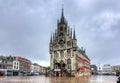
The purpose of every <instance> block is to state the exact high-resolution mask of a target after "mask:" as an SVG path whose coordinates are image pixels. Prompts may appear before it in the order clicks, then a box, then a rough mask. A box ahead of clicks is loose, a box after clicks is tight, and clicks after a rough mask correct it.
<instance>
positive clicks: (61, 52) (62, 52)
mask: <svg viewBox="0 0 120 83" xmlns="http://www.w3.org/2000/svg"><path fill="white" fill-rule="evenodd" d="M60 56H61V57H62V58H63V57H64V51H63V50H61V51H60Z"/></svg>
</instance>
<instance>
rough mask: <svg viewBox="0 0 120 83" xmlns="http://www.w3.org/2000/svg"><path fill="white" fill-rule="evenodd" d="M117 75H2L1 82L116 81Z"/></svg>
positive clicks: (92, 82) (100, 82) (81, 82)
mask: <svg viewBox="0 0 120 83" xmlns="http://www.w3.org/2000/svg"><path fill="white" fill-rule="evenodd" d="M116 80H117V77H116V76H102V75H100V76H99V75H95V76H84V77H45V76H23V77H22V76H21V77H20V76H11V77H0V83H116Z"/></svg>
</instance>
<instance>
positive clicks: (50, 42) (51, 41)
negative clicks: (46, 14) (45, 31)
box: [50, 34, 52, 43]
mask: <svg viewBox="0 0 120 83" xmlns="http://www.w3.org/2000/svg"><path fill="white" fill-rule="evenodd" d="M50 43H52V34H51V38H50Z"/></svg>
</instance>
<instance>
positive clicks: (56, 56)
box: [54, 51, 58, 59]
mask: <svg viewBox="0 0 120 83" xmlns="http://www.w3.org/2000/svg"><path fill="white" fill-rule="evenodd" d="M54 58H55V59H56V58H58V53H57V52H56V51H55V52H54Z"/></svg>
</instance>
